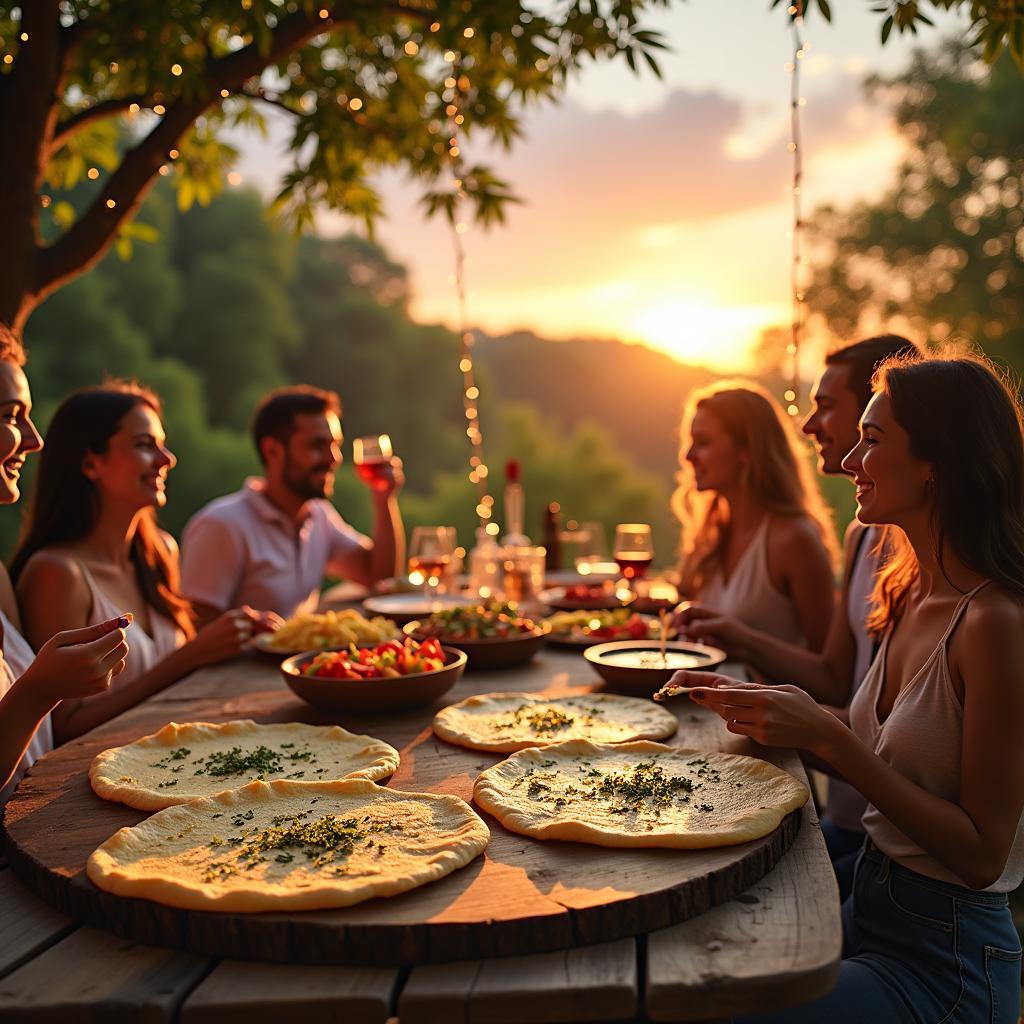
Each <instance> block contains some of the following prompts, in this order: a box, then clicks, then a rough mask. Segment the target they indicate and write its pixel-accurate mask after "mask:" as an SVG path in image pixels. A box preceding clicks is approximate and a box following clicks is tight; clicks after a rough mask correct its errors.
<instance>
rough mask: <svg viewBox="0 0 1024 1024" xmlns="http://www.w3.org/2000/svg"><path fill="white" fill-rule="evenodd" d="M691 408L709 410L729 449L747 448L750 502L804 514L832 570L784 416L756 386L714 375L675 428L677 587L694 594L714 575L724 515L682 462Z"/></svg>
mask: <svg viewBox="0 0 1024 1024" xmlns="http://www.w3.org/2000/svg"><path fill="white" fill-rule="evenodd" d="M698 409H701V410H703V411H705V412H708V413H710V414H711V415H712V416H714V417H715V419H716V420H718V422H719V423H721V424H722V427H723V429H724V430H725V432H726V434H728V435H729V437H730V438H731V440H732V442H733V443H734V444H735V445H736V447H737V448H739V449H740V450H741V451H744V452H748V453H749V454H750V456H751V458H750V465H749V469H748V472H747V474H746V479H745V485H746V486H747V488H749V490H750V494H751V497H752V498H753V499H754V501H756V502H757V503H758V504H759V505H761V506H762V507H763V508H764V509H765V511H766V512H768V513H769V514H771V515H776V516H785V517H787V518H792V519H797V518H803V517H806V518H807V519H810V521H811V522H812V523H813V524H814V525H815V526H816V527H817V530H818V535H819V537H820V538H821V542H822V544H824V545H825V549H826V550H827V551H828V555H829V560H830V561H831V563H832V568H833V570H835V569H836V566H837V565H838V562H839V546H838V544H837V543H836V536H835V527H834V523H833V517H832V513H831V510H830V509H829V508H828V506H827V505H826V504H825V500H824V499H823V498H822V496H821V491H820V489H819V488H818V481H817V479H816V478H815V476H814V473H813V471H812V470H811V467H810V464H809V461H808V453H807V452H806V451H805V450H804V449H803V447H802V445H801V444H800V442H799V441H798V440H797V437H796V435H795V433H794V431H793V428H792V426H791V425H790V421H789V419H788V418H787V417H786V414H785V413H784V412H783V411H782V409H781V408H780V406H779V404H778V402H776V401H775V399H774V398H772V396H771V395H770V394H768V392H767V391H765V389H764V388H762V387H761V386H760V385H758V384H754V383H753V382H751V381H744V380H734V381H719V382H718V383H717V384H713V385H711V386H710V387H707V388H701V389H699V390H695V391H693V392H691V394H690V397H689V400H688V401H687V403H686V409H685V411H684V413H683V422H682V427H681V429H680V441H681V446H680V449H679V463H680V470H679V474H678V476H677V478H676V479H677V480H678V484H679V486H678V487H677V488H676V490H675V493H674V494H673V495H672V511H673V512H674V513H675V515H676V518H677V519H678V520H679V522H680V523H681V524H682V537H681V542H680V550H681V555H682V560H681V563H680V589H681V591H682V592H683V593H684V594H687V595H690V596H693V595H695V594H696V593H698V592H699V591H700V589H701V587H702V586H703V585H704V584H705V583H706V582H707V580H708V578H709V577H710V576H711V575H712V574H713V573H714V571H715V569H716V568H717V567H718V565H719V564H720V560H721V556H722V542H723V540H724V536H725V527H726V525H727V521H728V516H727V513H726V509H725V502H724V501H723V499H722V497H721V495H719V494H718V493H717V492H714V491H708V492H705V493H701V492H699V491H698V490H697V488H696V484H695V481H694V475H693V467H692V466H691V465H690V463H689V462H687V460H686V452H687V451H688V450H689V447H690V443H691V430H692V426H693V417H694V416H695V415H696V414H697V410H698Z"/></svg>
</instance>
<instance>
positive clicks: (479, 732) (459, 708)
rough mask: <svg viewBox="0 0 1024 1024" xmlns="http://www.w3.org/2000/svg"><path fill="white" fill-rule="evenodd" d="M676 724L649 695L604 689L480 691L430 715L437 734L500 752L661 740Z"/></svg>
mask: <svg viewBox="0 0 1024 1024" xmlns="http://www.w3.org/2000/svg"><path fill="white" fill-rule="evenodd" d="M678 727H679V722H678V720H677V719H676V716H675V715H673V714H671V713H670V712H668V711H666V710H665V709H664V708H659V707H658V706H657V705H655V704H652V703H651V702H650V701H649V700H638V699H637V698H635V697H617V696H614V695H612V694H605V693H584V694H579V695H578V696H568V697H543V696H542V695H540V694H537V693H484V694H480V695H478V696H476V697H469V698H467V699H466V700H464V701H460V702H459V703H458V704H452V705H451V706H450V707H447V708H444V709H442V710H441V711H439V712H438V713H437V714H436V715H435V716H434V732H435V733H436V734H437V735H438V736H440V737H441V739H443V740H447V741H448V742H449V743H456V744H458V745H459V746H462V747H471V748H472V749H474V750H494V751H497V752H499V753H510V752H512V751H514V750H522V749H524V748H525V747H542V746H546V745H547V744H550V743H562V742H563V741H565V740H571V739H589V740H592V741H593V742H595V743H625V742H628V741H629V740H638V739H655V740H661V739H665V738H666V737H667V736H671V735H672V734H673V733H674V732H675V731H676V729H677V728H678Z"/></svg>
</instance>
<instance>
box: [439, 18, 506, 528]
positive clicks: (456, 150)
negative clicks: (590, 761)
mask: <svg viewBox="0 0 1024 1024" xmlns="http://www.w3.org/2000/svg"><path fill="white" fill-rule="evenodd" d="M440 27H441V26H440V24H439V23H437V22H435V23H434V24H432V25H431V26H430V31H431V32H436V31H437V30H438V29H439V28H440ZM471 35H472V33H466V38H470V36H471ZM444 59H445V61H446V62H447V63H449V64H451V65H452V74H453V75H454V71H455V67H456V66H457V64H458V57H457V55H456V54H455V52H454V51H452V50H448V51H446V52H445V55H444ZM444 84H445V87H446V88H447V89H452V90H454V91H455V95H454V96H453V98H452V100H451V102H449V103H448V104H447V105H446V107H445V115H446V116H447V117H448V122H449V124H448V127H449V131H448V136H449V146H448V151H447V152H448V167H449V170H450V172H451V176H452V188H453V190H454V193H455V202H454V204H453V206H452V211H451V212H452V216H451V218H450V220H449V227H450V229H451V239H452V252H453V255H454V259H455V273H454V274H452V275H451V276H450V277H449V281H450V282H451V283H452V284H454V285H455V294H456V297H457V299H458V308H459V372H460V373H461V374H462V407H463V411H464V413H465V416H466V423H467V426H466V437H467V438H469V444H470V451H471V454H470V458H469V465H470V472H469V474H468V476H469V481H470V483H472V484H473V485H474V486H475V487H476V492H477V505H476V515H477V519H478V521H479V524H480V526H482V527H483V528H484V530H485V531H486V532H487V535H488V536H490V537H497V535H498V533H499V531H500V527H499V526H498V524H497V523H495V522H493V520H492V517H493V511H492V510H493V506H494V498H493V497H492V496H491V493H490V491H489V490H488V487H487V478H488V475H489V474H488V469H487V464H486V462H484V437H483V432H482V431H481V430H480V405H479V398H480V388H479V386H478V385H477V383H476V376H475V373H474V369H473V357H472V355H471V354H470V353H471V350H472V348H473V345H474V343H475V341H476V338H475V337H474V335H473V331H472V330H471V329H470V327H469V313H468V302H467V299H468V292H467V290H466V265H467V263H468V260H467V258H466V250H465V248H464V246H463V244H462V239H463V236H464V235H465V234H466V232H467V231H468V229H469V225H468V224H467V223H466V222H465V221H463V220H460V219H459V217H458V212H459V205H460V203H461V202H462V201H463V200H464V199H465V198H466V192H465V188H464V185H463V183H464V181H465V174H464V172H463V170H462V148H461V147H460V146H459V125H460V124H462V117H461V114H460V111H459V105H458V103H459V100H460V98H461V95H462V94H463V93H466V92H468V91H469V85H470V82H469V79H468V78H466V76H465V75H460V76H459V77H458V78H455V77H449V78H447V79H446V80H445V83H444ZM456 118H458V120H456ZM438 128H440V125H438ZM443 151H444V150H443V148H442V152H443Z"/></svg>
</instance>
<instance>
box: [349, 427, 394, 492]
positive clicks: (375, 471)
mask: <svg viewBox="0 0 1024 1024" xmlns="http://www.w3.org/2000/svg"><path fill="white" fill-rule="evenodd" d="M393 454H394V453H393V452H392V450H391V438H390V437H388V435H387V434H375V435H373V436H370V437H357V438H356V439H355V440H354V441H353V442H352V462H353V463H354V464H355V467H356V473H358V474H359V477H360V479H362V481H363V482H364V483H366V484H369V486H370V487H372V488H373V489H374V490H377V491H382V490H385V489H386V488H387V486H388V482H389V475H390V470H391V456H392V455H393Z"/></svg>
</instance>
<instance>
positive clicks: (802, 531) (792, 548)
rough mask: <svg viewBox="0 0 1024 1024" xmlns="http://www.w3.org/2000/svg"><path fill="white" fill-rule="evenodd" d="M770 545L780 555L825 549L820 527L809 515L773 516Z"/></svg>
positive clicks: (770, 527)
mask: <svg viewBox="0 0 1024 1024" xmlns="http://www.w3.org/2000/svg"><path fill="white" fill-rule="evenodd" d="M768 545H769V547H771V548H772V549H773V550H774V551H775V552H776V553H778V554H780V555H787V554H789V555H799V554H805V553H806V552H807V551H809V550H815V551H824V550H825V545H824V544H823V543H822V540H821V534H820V533H819V532H818V527H817V525H816V524H815V522H814V520H813V519H811V518H810V517H809V516H772V520H771V522H770V523H769V525H768Z"/></svg>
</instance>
